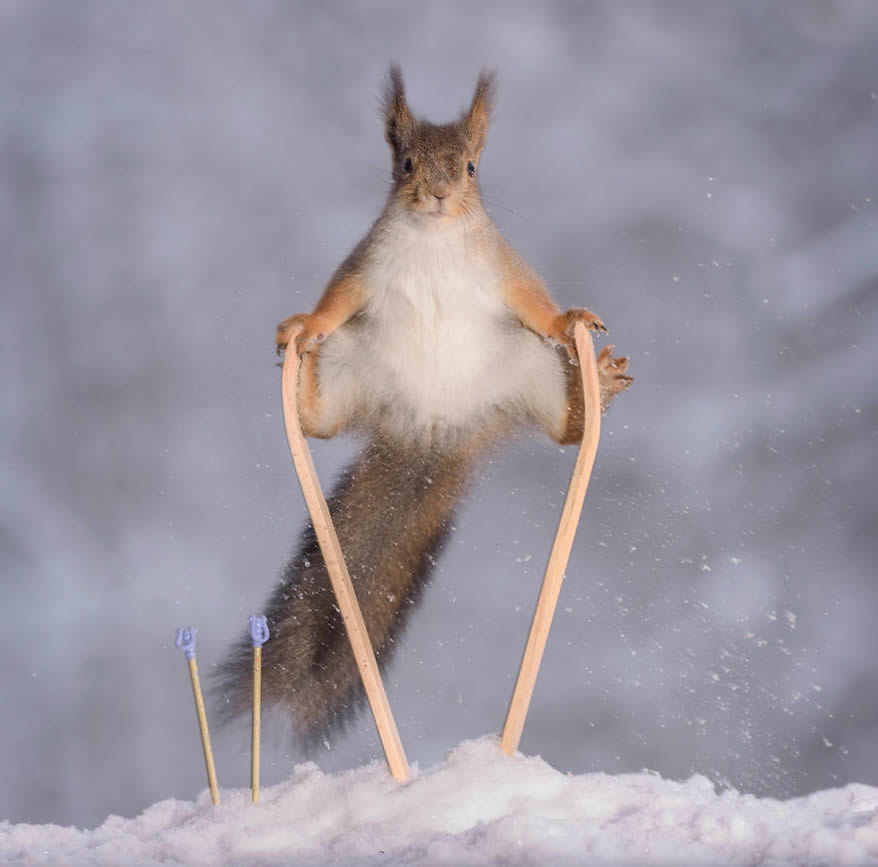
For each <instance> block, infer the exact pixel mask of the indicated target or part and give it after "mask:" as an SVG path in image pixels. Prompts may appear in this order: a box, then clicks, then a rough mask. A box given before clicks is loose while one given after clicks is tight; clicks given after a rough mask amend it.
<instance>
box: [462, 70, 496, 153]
mask: <svg viewBox="0 0 878 867" xmlns="http://www.w3.org/2000/svg"><path fill="white" fill-rule="evenodd" d="M496 94H497V78H496V76H495V75H494V73H493V72H490V71H488V70H482V72H481V74H480V75H479V80H478V82H477V83H476V92H475V93H474V94H473V101H472V105H470V108H469V112H468V113H467V114H466V115H465V117H464V118H463V123H464V126H465V127H466V132H467V137H468V138H469V140H470V143H471V144H472V146H473V148H474V149H475V150H476V152H477V153H478V152H480V151H481V150H482V148H483V147H484V146H485V139H486V137H487V135H488V125H489V124H490V122H491V112H492V111H493V108H494V98H495V96H496Z"/></svg>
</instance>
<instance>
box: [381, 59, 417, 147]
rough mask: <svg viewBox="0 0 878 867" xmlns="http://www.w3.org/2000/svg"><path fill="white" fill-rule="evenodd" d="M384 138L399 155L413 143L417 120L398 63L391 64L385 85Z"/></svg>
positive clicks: (383, 104) (383, 103) (383, 105)
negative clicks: (407, 98)
mask: <svg viewBox="0 0 878 867" xmlns="http://www.w3.org/2000/svg"><path fill="white" fill-rule="evenodd" d="M382 107H383V110H384V136H385V138H386V139H387V142H388V144H389V145H390V146H391V147H392V148H393V150H394V152H395V153H397V154H399V153H400V151H402V150H404V149H405V148H406V147H407V146H408V144H409V143H410V141H411V138H412V133H413V132H414V129H415V120H414V118H413V117H412V115H411V112H410V111H409V107H408V104H407V103H406V101H405V85H404V84H403V81H402V70H401V69H400V68H399V65H398V64H396V63H391V64H390V69H389V70H388V72H387V79H386V80H385V83H384V99H383V102H382Z"/></svg>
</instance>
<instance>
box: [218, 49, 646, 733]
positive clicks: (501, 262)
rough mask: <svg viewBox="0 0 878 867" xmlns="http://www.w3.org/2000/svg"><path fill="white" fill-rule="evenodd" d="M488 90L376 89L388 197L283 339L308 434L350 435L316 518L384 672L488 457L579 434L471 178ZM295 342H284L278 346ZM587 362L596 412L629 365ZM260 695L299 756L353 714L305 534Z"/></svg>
mask: <svg viewBox="0 0 878 867" xmlns="http://www.w3.org/2000/svg"><path fill="white" fill-rule="evenodd" d="M494 95H495V77H494V75H493V74H492V73H489V72H482V73H481V75H480V76H479V79H478V83H477V85H476V89H475V94H474V96H473V99H472V102H471V104H470V107H469V109H468V110H467V111H465V112H463V114H462V115H461V116H460V118H459V119H458V120H457V121H456V122H454V123H448V124H444V125H434V124H432V123H428V122H426V121H421V120H416V119H415V117H414V116H413V115H412V113H411V112H410V110H409V107H408V104H407V102H406V96H405V88H404V84H403V78H402V73H401V70H400V68H399V67H398V66H397V65H395V64H394V65H392V66H391V67H390V70H389V74H388V76H387V79H386V84H385V92H384V100H383V114H384V131H385V136H386V139H387V142H388V144H389V145H390V150H391V154H392V185H391V188H390V193H389V196H388V199H387V202H386V204H385V206H384V210H383V211H382V213H381V215H380V216H379V217H378V219H377V220H376V221H375V223H374V224H373V225H372V227H371V229H370V230H369V232H368V234H367V235H366V236H365V238H363V240H362V241H360V243H359V244H357V246H356V247H355V249H354V250H353V252H352V253H351V254H350V255H349V256H348V257H347V258H346V259H345V260H344V262H343V263H342V264H341V266H340V267H339V268H338V270H336V272H335V273H334V274H333V276H332V278H331V279H330V280H329V283H328V285H327V287H326V289H325V291H324V292H323V295H322V297H321V298H320V300H319V301H318V303H317V306H316V307H315V308H314V310H313V311H312V312H311V313H297V314H296V315H294V316H290V317H289V318H287V319H284V320H283V322H281V323H280V324H279V325H278V327H277V334H276V344H277V350H278V353H279V354H280V353H281V352H282V351H284V350H285V351H293V352H297V353H299V354H300V355H301V359H302V360H301V366H300V371H299V380H298V383H297V398H298V403H299V414H300V422H301V425H302V430H303V432H304V434H305V435H306V436H312V437H332V436H334V435H336V434H337V433H339V432H341V431H355V432H359V433H364V434H366V436H367V437H368V442H367V444H366V446H365V447H364V449H363V451H362V452H361V454H360V455H359V457H358V458H356V459H355V461H354V462H353V464H352V465H351V466H350V467H349V468H348V469H347V470H346V471H345V472H344V474H343V475H342V477H341V479H340V481H339V482H338V483H337V486H336V487H335V490H334V491H333V493H332V495H331V497H330V499H329V508H330V513H331V515H332V518H333V521H334V523H335V527H336V531H337V533H338V538H339V541H340V543H341V548H342V551H343V552H344V556H345V560H346V562H347V565H348V569H349V571H350V575H351V579H352V582H353V585H354V589H355V591H356V594H357V598H358V601H359V603H360V606H361V609H362V613H363V618H364V620H365V623H366V628H367V631H368V633H369V638H370V639H371V642H372V646H373V648H374V650H375V654H376V657H377V660H378V663H379V666H380V667H381V668H384V667H385V666H386V665H387V663H388V661H389V660H390V658H391V656H392V653H393V650H394V648H395V647H396V645H397V643H398V639H399V636H400V634H401V632H402V630H403V628H404V625H405V622H406V618H407V616H408V614H409V612H410V611H411V610H412V609H413V607H414V606H415V605H416V604H417V602H418V600H419V599H420V598H421V596H422V593H423V590H424V587H425V585H426V583H427V581H428V579H429V576H430V572H431V568H432V566H433V564H434V563H435V562H436V558H437V557H438V555H439V552H440V550H441V548H442V545H443V542H444V541H445V539H446V537H447V535H448V532H449V527H450V523H451V519H452V516H453V512H454V509H455V507H456V505H457V504H458V502H459V501H460V500H461V498H462V497H463V495H464V493H465V491H466V488H467V485H468V482H469V480H470V477H471V475H472V474H473V472H474V469H475V467H476V466H477V465H478V462H479V461H480V459H481V458H483V457H484V456H485V453H486V452H487V450H489V449H490V448H491V447H492V446H494V445H495V444H496V443H497V442H498V441H499V440H500V439H502V438H504V437H506V436H508V435H510V434H511V433H513V432H515V431H516V430H519V429H521V428H527V427H530V428H538V429H541V430H543V431H545V432H546V433H547V434H548V435H549V436H550V437H551V438H552V439H554V440H556V441H557V442H559V443H575V442H578V441H579V440H580V439H581V437H582V431H583V423H584V411H585V410H584V401H583V394H582V386H581V381H580V377H579V375H578V372H577V371H576V370H575V366H574V365H575V364H576V355H575V345H574V341H573V326H574V324H575V323H576V322H577V321H582V322H584V323H585V324H586V326H587V327H588V328H589V329H591V330H592V331H595V332H605V331H606V328H605V327H604V324H603V322H602V321H601V320H600V319H599V318H598V317H597V316H596V315H595V314H594V313H592V312H590V311H589V310H586V309H583V308H577V307H574V308H571V309H569V310H567V311H565V312H562V311H561V310H560V309H559V308H558V306H557V305H556V304H555V302H554V301H553V300H552V298H551V296H550V295H549V292H548V290H547V289H546V286H545V284H544V283H543V281H542V280H541V279H540V278H539V276H537V274H536V272H535V271H534V270H533V269H532V268H531V267H530V266H529V265H527V263H525V261H524V260H523V259H522V258H521V257H520V256H519V255H518V254H517V253H516V252H515V250H514V249H513V248H512V247H511V246H510V245H509V243H508V242H507V241H506V240H505V238H504V237H503V236H502V235H501V233H500V231H499V230H498V229H497V227H496V226H495V225H494V223H493V221H492V220H491V218H490V216H489V215H488V213H487V212H486V210H485V208H484V207H483V205H482V201H481V197H480V193H479V183H478V167H479V160H480V157H481V154H482V150H483V148H484V146H485V139H486V136H487V131H488V124H489V120H490V115H491V109H492V105H493V102H494ZM293 335H294V336H293ZM291 340H292V344H291ZM612 353H613V347H612V346H607V347H606V348H604V349H603V351H602V352H601V353H600V354H599V356H598V358H597V366H598V374H599V382H600V391H601V407H602V410H605V409H606V408H607V405H608V404H609V402H610V400H611V399H612V398H613V397H614V395H616V394H618V393H619V392H621V391H624V390H625V389H626V388H628V386H629V385H630V384H631V382H632V381H633V380H632V378H631V377H630V376H628V375H627V369H628V359H627V358H616V357H614V356H613V354H612ZM266 616H267V619H268V624H269V629H270V632H271V640H270V641H268V642H267V643H266V644H265V646H264V647H263V651H262V653H263V675H262V689H263V699H264V701H265V702H266V703H267V704H278V705H281V706H283V708H284V710H285V711H286V712H287V713H288V715H289V717H290V719H291V722H292V729H293V732H294V733H295V735H297V736H298V739H299V740H300V742H301V743H302V744H303V745H304V746H305V747H306V748H307V747H309V746H313V745H315V744H317V743H319V742H321V741H322V740H324V739H325V738H326V736H327V735H328V734H329V733H330V732H331V731H332V730H333V729H336V728H339V727H341V726H343V724H344V723H345V722H346V721H347V720H348V719H349V718H350V716H351V715H352V713H353V712H354V711H355V710H356V709H357V707H358V706H359V705H360V704H361V703H362V702H361V701H359V699H361V698H362V696H363V689H362V685H361V683H360V679H359V674H358V670H357V667H356V664H355V661H354V657H353V653H352V651H351V648H350V645H349V643H348V639H347V635H346V633H345V628H344V624H343V622H342V619H341V615H340V613H339V610H338V608H337V607H336V605H335V599H334V596H333V593H332V589H331V587H330V583H329V578H328V575H327V573H326V568H325V565H324V563H323V557H322V554H321V553H320V549H319V547H318V545H317V542H316V539H315V536H314V532H313V529H312V528H311V527H310V526H309V527H308V528H307V529H306V530H305V532H304V534H303V537H302V540H301V543H300V546H299V549H298V552H297V553H296V555H295V556H294V557H293V558H292V559H291V560H290V562H289V563H288V564H287V566H286V568H285V569H284V571H283V574H282V577H281V580H280V583H279V585H278V586H277V587H276V588H275V591H274V593H273V594H272V596H271V599H270V601H269V604H268V607H267V610H266ZM251 665H252V662H251V650H250V643H249V641H248V640H246V639H245V640H244V641H242V642H241V643H240V644H239V645H238V646H237V648H236V649H235V651H234V652H233V653H232V655H231V656H230V658H229V659H228V661H227V662H226V663H225V665H224V666H223V667H222V669H221V672H220V675H221V678H222V693H223V695H222V699H223V700H224V704H225V708H224V710H225V711H226V715H227V716H234V715H236V714H237V713H240V712H243V711H244V710H246V708H247V707H248V701H249V699H250V676H251Z"/></svg>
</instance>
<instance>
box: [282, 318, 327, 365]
mask: <svg viewBox="0 0 878 867" xmlns="http://www.w3.org/2000/svg"><path fill="white" fill-rule="evenodd" d="M316 324H317V322H316V321H315V319H314V317H313V316H312V315H311V314H310V313H296V314H295V315H293V316H288V317H287V318H286V319H284V321H283V322H281V323H280V324H279V325H278V326H277V333H276V334H275V338H274V341H275V344H276V346H277V354H278V355H281V353H282V352H283V351H284V350H286V349H288V348H289V344H290V342H291V341H292V342H293V345H294V346H295V349H296V353H297V354H298V355H304V354H305V353H306V352H310V351H311V350H312V349H314V348H316V347H317V346H319V345H320V344H321V343H323V341H324V340H326V334H325V333H324V332H323V331H319V330H317V329H316V328H315V325H316Z"/></svg>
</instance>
